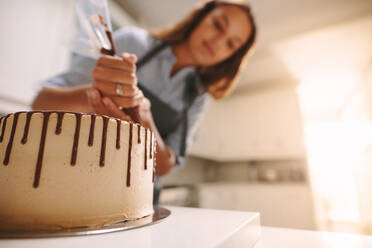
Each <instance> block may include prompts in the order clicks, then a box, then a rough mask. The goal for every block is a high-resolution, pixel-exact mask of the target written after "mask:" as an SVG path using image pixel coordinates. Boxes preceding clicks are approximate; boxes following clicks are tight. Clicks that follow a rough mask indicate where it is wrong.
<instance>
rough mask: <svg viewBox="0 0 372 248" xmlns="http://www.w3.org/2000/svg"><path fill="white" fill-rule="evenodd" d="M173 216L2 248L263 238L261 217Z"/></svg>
mask: <svg viewBox="0 0 372 248" xmlns="http://www.w3.org/2000/svg"><path fill="white" fill-rule="evenodd" d="M166 208H168V209H169V210H171V211H172V214H171V215H170V216H169V217H167V218H166V219H165V220H164V221H163V222H160V223H157V224H155V225H151V226H146V227H142V228H138V229H133V230H128V231H122V232H114V233H106V234H100V235H90V236H79V237H63V238H43V239H13V240H12V239H0V248H14V247H22V248H24V247H27V248H35V247H38V248H43V247H45V248H54V247H63V248H66V247H89V248H102V247H110V248H114V247H120V248H123V247H136V248H137V247H138V248H141V247H146V248H150V247H162V248H176V247H177V248H183V247H185V248H191V247H192V248H197V247H201V248H207V247H240V246H241V247H247V248H250V247H253V246H254V244H255V243H257V241H258V240H259V238H260V217H259V214H258V213H250V212H238V211H222V210H210V209H199V208H182V207H168V206H167V207H166Z"/></svg>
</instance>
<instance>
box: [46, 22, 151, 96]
mask: <svg viewBox="0 0 372 248" xmlns="http://www.w3.org/2000/svg"><path fill="white" fill-rule="evenodd" d="M149 39H150V36H149V34H148V32H147V31H145V30H144V29H140V28H136V27H126V28H123V29H120V30H118V31H117V32H115V33H114V42H115V45H116V50H117V54H121V53H123V52H129V53H134V54H136V55H137V56H141V55H142V54H143V51H145V48H146V47H147V46H148V43H149ZM96 61H97V60H96V59H94V58H90V57H86V56H81V55H75V56H73V58H72V59H71V63H70V66H69V68H68V69H67V70H66V71H65V72H63V73H61V74H59V75H57V76H54V77H52V78H49V79H47V80H45V81H44V82H42V83H41V88H39V90H41V89H42V88H44V87H72V86H78V85H84V84H89V83H91V82H92V80H93V78H92V71H93V68H94V66H95V64H96Z"/></svg>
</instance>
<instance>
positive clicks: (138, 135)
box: [137, 125, 141, 144]
mask: <svg viewBox="0 0 372 248" xmlns="http://www.w3.org/2000/svg"><path fill="white" fill-rule="evenodd" d="M137 130H138V134H137V137H138V138H137V139H138V144H141V126H140V125H137Z"/></svg>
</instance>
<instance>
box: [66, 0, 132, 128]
mask: <svg viewBox="0 0 372 248" xmlns="http://www.w3.org/2000/svg"><path fill="white" fill-rule="evenodd" d="M76 15H77V20H78V29H77V30H76V37H75V39H74V41H73V44H72V50H73V51H74V52H76V53H78V54H80V55H84V56H89V57H91V58H95V59H97V58H98V57H99V56H101V55H102V54H106V55H110V56H117V55H116V50H115V44H114V40H113V38H112V27H111V21H110V16H109V11H108V6H107V1H106V0H78V2H77V4H76ZM121 109H122V111H124V112H125V113H126V114H127V115H129V116H130V117H131V118H132V120H133V121H134V122H136V123H139V113H138V107H133V108H121Z"/></svg>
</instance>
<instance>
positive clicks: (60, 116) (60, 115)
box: [55, 112, 65, 135]
mask: <svg viewBox="0 0 372 248" xmlns="http://www.w3.org/2000/svg"><path fill="white" fill-rule="evenodd" d="M64 114H65V113H63V112H58V113H57V115H58V118H57V126H56V132H55V133H56V134H57V135H59V134H61V132H62V121H63V116H64Z"/></svg>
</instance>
